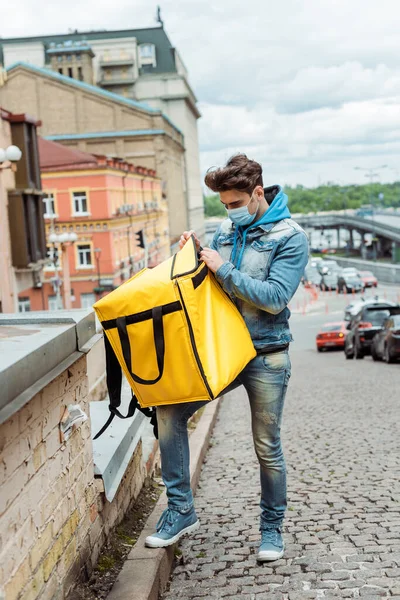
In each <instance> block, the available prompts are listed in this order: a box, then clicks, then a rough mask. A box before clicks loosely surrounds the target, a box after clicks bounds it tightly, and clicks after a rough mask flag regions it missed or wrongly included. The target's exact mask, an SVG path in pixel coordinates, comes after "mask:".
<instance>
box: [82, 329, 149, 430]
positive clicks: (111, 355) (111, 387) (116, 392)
mask: <svg viewBox="0 0 400 600" xmlns="http://www.w3.org/2000/svg"><path fill="white" fill-rule="evenodd" d="M104 345H105V351H106V379H107V389H108V396H109V399H110V404H109V407H108V408H109V409H110V416H109V417H108V419H107V421H106V423H105V424H104V425H103V427H102V428H101V429H100V431H99V432H98V433H96V435H95V436H94V438H93V439H94V440H97V438H99V437H100V436H101V435H102V434H103V433H104V432H105V430H106V429H107V428H108V427H109V426H110V425H111V422H112V420H113V419H114V417H115V415H117V416H118V417H119V418H120V419H128V418H129V417H133V415H134V414H135V411H136V409H138V410H139V411H140V412H142V413H143V414H144V415H146V417H148V418H150V423H151V424H152V425H153V431H154V435H155V437H156V438H157V439H158V427H157V415H156V409H155V408H142V407H141V406H140V404H139V402H138V401H137V398H136V396H135V394H134V393H133V392H132V398H131V401H130V403H129V408H128V413H127V414H126V415H123V414H122V413H121V412H120V411H119V410H118V407H119V406H120V405H121V389H122V369H121V366H120V364H119V362H118V359H117V357H116V355H115V352H114V350H113V348H112V346H111V344H110V342H109V340H108V337H107V335H106V334H104Z"/></svg>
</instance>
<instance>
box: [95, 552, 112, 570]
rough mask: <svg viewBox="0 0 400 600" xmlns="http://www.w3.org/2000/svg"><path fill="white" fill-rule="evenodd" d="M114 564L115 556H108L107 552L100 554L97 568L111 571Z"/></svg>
mask: <svg viewBox="0 0 400 600" xmlns="http://www.w3.org/2000/svg"><path fill="white" fill-rule="evenodd" d="M114 565H115V558H114V557H113V556H107V555H106V554H103V555H102V556H100V558H99V561H98V563H97V567H96V568H97V570H98V571H100V572H101V573H102V572H104V571H109V570H110V569H112V567H113V566H114Z"/></svg>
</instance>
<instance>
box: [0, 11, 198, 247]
mask: <svg viewBox="0 0 400 600" xmlns="http://www.w3.org/2000/svg"><path fill="white" fill-rule="evenodd" d="M21 62H23V63H29V64H31V65H32V66H36V67H39V68H41V69H48V70H52V71H53V72H55V73H58V74H60V75H64V76H66V77H69V78H74V79H77V80H78V81H81V82H85V83H87V84H89V85H93V86H97V87H100V88H102V89H103V90H105V91H108V92H113V93H114V94H116V95H120V96H123V97H124V98H126V99H130V100H139V101H141V102H145V103H146V104H147V105H148V106H150V107H152V108H155V109H158V110H161V111H162V112H163V114H164V115H165V116H166V117H167V118H169V119H170V120H171V121H172V122H173V123H174V124H175V125H176V126H177V127H178V128H179V129H180V131H181V132H182V134H183V147H184V154H183V164H184V172H183V173H182V175H181V178H182V185H183V187H184V192H185V198H186V205H187V209H186V211H184V212H187V219H188V223H187V225H188V227H191V228H193V229H195V230H196V231H197V232H198V233H199V235H200V236H202V235H203V234H204V209H203V197H202V189H201V180H200V167H199V142H198V131H197V120H198V119H199V117H200V116H201V115H200V112H199V110H198V107H197V99H196V96H195V94H194V92H193V90H192V88H191V86H190V83H189V76H188V71H187V69H186V67H185V65H184V63H183V61H182V59H181V57H180V55H179V53H178V51H177V50H176V48H174V47H173V45H172V44H171V42H170V40H169V38H168V36H167V34H166V32H165V30H164V27H163V23H162V21H161V19H160V17H159V26H157V27H150V28H145V29H126V30H119V31H106V30H102V31H84V32H80V31H77V30H76V31H75V32H73V33H68V34H64V35H51V36H35V37H29V38H28V37H26V38H10V39H7V38H1V39H0V71H1V65H3V67H4V68H5V69H7V70H9V69H10V68H11V71H12V70H13V69H12V67H13V65H16V64H18V63H21ZM0 81H1V75H0ZM68 133H74V131H69V132H68ZM63 143H64V142H63ZM88 151H90V152H91V151H92V150H91V149H88ZM135 153H136V158H137V159H138V160H139V162H140V164H143V155H142V154H141V153H140V150H139V149H136V150H135ZM131 158H135V157H133V156H131ZM157 171H158V172H159V173H160V169H159V168H157ZM170 229H171V231H173V227H172V223H171V224H170Z"/></svg>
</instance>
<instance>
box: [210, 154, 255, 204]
mask: <svg viewBox="0 0 400 600" xmlns="http://www.w3.org/2000/svg"><path fill="white" fill-rule="evenodd" d="M204 182H205V184H206V186H207V187H209V188H210V189H211V190H212V191H213V192H226V191H228V190H239V191H240V192H247V193H248V194H252V193H253V190H254V188H255V187H256V186H257V185H261V186H263V178H262V166H261V165H260V164H259V163H258V162H256V161H255V160H250V159H248V158H247V156H246V155H245V154H235V155H234V156H232V157H231V158H230V159H229V160H228V162H227V163H226V166H225V167H219V168H216V167H212V168H211V169H209V170H208V171H207V173H206V176H205V178H204Z"/></svg>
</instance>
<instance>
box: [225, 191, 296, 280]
mask: <svg viewBox="0 0 400 600" xmlns="http://www.w3.org/2000/svg"><path fill="white" fill-rule="evenodd" d="M264 197H265V199H266V201H267V202H268V204H269V208H268V209H267V210H266V212H265V213H264V214H263V215H262V216H261V217H260V218H259V219H258V221H255V222H254V223H252V224H251V225H249V226H248V227H240V226H239V227H236V229H235V238H234V242H233V251H232V261H234V260H235V257H236V249H237V242H238V235H239V231H240V232H241V234H242V237H243V242H242V248H241V251H240V254H239V258H238V261H237V265H236V268H237V269H239V268H240V264H241V262H242V257H243V252H244V248H245V244H246V236H247V233H248V231H250V229H254V228H255V227H259V226H260V225H267V224H271V223H277V222H278V221H282V219H289V218H290V217H291V214H290V211H289V209H288V206H287V203H288V197H287V195H286V194H285V192H284V191H283V190H282V188H281V186H280V185H272V186H270V187H267V188H264Z"/></svg>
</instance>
